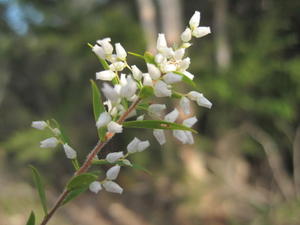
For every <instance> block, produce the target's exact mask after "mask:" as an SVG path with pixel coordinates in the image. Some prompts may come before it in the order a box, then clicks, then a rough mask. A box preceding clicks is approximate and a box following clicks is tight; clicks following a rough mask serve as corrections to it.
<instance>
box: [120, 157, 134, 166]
mask: <svg viewBox="0 0 300 225" xmlns="http://www.w3.org/2000/svg"><path fill="white" fill-rule="evenodd" d="M122 162H123V163H124V164H125V165H126V166H132V164H131V162H130V161H129V160H128V159H123V160H122Z"/></svg>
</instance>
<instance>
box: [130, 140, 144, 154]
mask: <svg viewBox="0 0 300 225" xmlns="http://www.w3.org/2000/svg"><path fill="white" fill-rule="evenodd" d="M140 142H141V141H140V139H138V138H136V137H135V138H134V139H133V140H132V141H131V142H130V143H129V144H128V145H127V151H128V152H129V153H135V152H137V151H138V145H139V143H140Z"/></svg>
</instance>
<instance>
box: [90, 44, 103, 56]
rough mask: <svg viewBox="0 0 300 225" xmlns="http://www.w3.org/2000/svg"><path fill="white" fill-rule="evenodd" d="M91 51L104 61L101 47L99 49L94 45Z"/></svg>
mask: <svg viewBox="0 0 300 225" xmlns="http://www.w3.org/2000/svg"><path fill="white" fill-rule="evenodd" d="M92 51H93V52H94V53H95V54H96V55H97V56H98V57H100V58H101V59H105V52H104V50H103V48H102V47H100V46H99V45H97V44H96V45H94V46H93V48H92Z"/></svg>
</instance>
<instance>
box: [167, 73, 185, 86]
mask: <svg viewBox="0 0 300 225" xmlns="http://www.w3.org/2000/svg"><path fill="white" fill-rule="evenodd" d="M163 79H164V81H165V82H166V83H167V84H174V83H177V82H179V81H181V80H182V76H180V75H178V74H176V73H167V74H166V75H164V76H163Z"/></svg>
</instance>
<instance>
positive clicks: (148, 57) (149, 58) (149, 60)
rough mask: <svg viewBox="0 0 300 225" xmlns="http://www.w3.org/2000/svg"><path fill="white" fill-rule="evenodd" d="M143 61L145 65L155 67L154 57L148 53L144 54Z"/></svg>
mask: <svg viewBox="0 0 300 225" xmlns="http://www.w3.org/2000/svg"><path fill="white" fill-rule="evenodd" d="M144 59H145V61H146V63H151V64H154V65H156V62H155V60H154V56H153V55H152V54H151V53H150V52H145V54H144Z"/></svg>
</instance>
